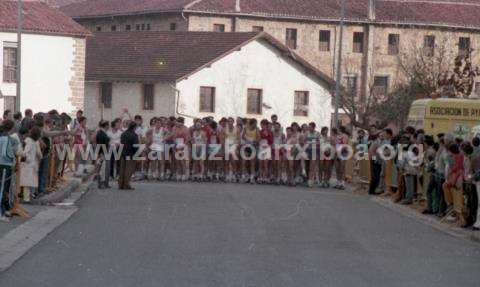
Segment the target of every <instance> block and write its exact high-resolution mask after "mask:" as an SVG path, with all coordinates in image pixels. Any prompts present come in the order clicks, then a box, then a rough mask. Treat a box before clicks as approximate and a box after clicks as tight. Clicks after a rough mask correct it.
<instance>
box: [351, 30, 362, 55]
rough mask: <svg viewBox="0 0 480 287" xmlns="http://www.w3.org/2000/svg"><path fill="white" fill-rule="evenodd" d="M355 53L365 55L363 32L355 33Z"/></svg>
mask: <svg viewBox="0 0 480 287" xmlns="http://www.w3.org/2000/svg"><path fill="white" fill-rule="evenodd" d="M353 52H354V53H363V32H354V33H353Z"/></svg>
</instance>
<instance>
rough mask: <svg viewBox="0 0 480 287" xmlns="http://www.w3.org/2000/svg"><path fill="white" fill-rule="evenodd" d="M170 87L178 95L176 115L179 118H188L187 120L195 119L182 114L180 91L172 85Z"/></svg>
mask: <svg viewBox="0 0 480 287" xmlns="http://www.w3.org/2000/svg"><path fill="white" fill-rule="evenodd" d="M170 87H171V88H172V89H173V90H174V91H175V93H176V99H175V101H176V103H175V113H176V114H177V115H179V116H182V117H186V118H190V119H195V117H194V116H190V115H187V114H184V113H181V112H180V90H179V89H177V88H176V87H175V86H174V85H170Z"/></svg>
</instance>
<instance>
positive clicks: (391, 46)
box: [388, 34, 400, 55]
mask: <svg viewBox="0 0 480 287" xmlns="http://www.w3.org/2000/svg"><path fill="white" fill-rule="evenodd" d="M399 51H400V35H399V34H388V54H389V55H398V53H399Z"/></svg>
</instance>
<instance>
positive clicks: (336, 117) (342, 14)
mask: <svg viewBox="0 0 480 287" xmlns="http://www.w3.org/2000/svg"><path fill="white" fill-rule="evenodd" d="M344 25H345V0H341V2H340V32H339V47H338V55H337V57H338V58H337V67H336V68H337V71H336V77H335V113H334V116H333V127H336V128H338V120H339V114H338V112H339V109H340V93H341V83H342V48H343V28H344Z"/></svg>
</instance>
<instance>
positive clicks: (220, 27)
mask: <svg viewBox="0 0 480 287" xmlns="http://www.w3.org/2000/svg"><path fill="white" fill-rule="evenodd" d="M225 31H226V27H225V24H220V23H215V24H213V32H218V33H225Z"/></svg>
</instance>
